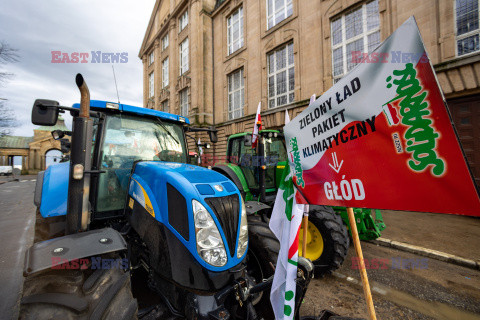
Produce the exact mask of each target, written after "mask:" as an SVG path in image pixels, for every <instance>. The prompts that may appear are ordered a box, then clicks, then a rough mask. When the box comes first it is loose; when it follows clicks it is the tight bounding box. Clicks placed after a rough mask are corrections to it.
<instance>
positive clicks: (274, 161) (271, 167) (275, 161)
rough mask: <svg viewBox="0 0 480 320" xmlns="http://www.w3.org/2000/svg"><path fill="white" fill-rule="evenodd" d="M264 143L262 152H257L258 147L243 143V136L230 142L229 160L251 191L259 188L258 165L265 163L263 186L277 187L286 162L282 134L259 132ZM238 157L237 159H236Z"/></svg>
mask: <svg viewBox="0 0 480 320" xmlns="http://www.w3.org/2000/svg"><path fill="white" fill-rule="evenodd" d="M261 136H262V139H263V143H264V154H263V155H260V154H258V147H257V148H256V149H252V147H251V146H250V145H245V144H244V143H243V142H244V141H245V140H247V141H251V139H245V137H241V138H236V139H235V140H233V141H232V143H231V146H230V148H231V154H230V161H231V162H234V163H237V164H238V165H239V166H240V168H241V170H242V172H243V174H244V176H245V179H246V182H247V185H248V187H249V188H250V189H251V190H252V191H254V192H255V191H256V190H258V189H259V180H260V178H259V174H260V171H259V166H260V165H262V164H265V165H266V167H267V168H266V171H265V187H266V189H273V188H276V187H278V184H279V181H280V178H281V174H282V172H283V168H284V167H285V164H286V163H287V151H286V148H285V142H284V138H283V135H280V134H274V133H273V132H268V131H267V132H262V133H261ZM236 159H238V160H236Z"/></svg>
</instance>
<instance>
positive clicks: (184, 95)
mask: <svg viewBox="0 0 480 320" xmlns="http://www.w3.org/2000/svg"><path fill="white" fill-rule="evenodd" d="M178 94H179V99H178V100H179V103H180V115H181V116H182V117H188V112H189V111H190V110H189V109H190V103H189V101H188V95H189V88H185V89H183V90H180V92H179V93H178ZM184 108H186V112H184Z"/></svg>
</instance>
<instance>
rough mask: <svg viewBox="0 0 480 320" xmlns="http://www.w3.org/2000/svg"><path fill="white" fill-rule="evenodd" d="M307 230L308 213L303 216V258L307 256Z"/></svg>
mask: <svg viewBox="0 0 480 320" xmlns="http://www.w3.org/2000/svg"><path fill="white" fill-rule="evenodd" d="M307 228H308V212H304V214H303V241H302V257H304V258H305V257H306V256H307Z"/></svg>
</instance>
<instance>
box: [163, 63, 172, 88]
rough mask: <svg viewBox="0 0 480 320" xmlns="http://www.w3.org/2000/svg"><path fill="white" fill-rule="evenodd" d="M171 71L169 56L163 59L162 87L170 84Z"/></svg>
mask: <svg viewBox="0 0 480 320" xmlns="http://www.w3.org/2000/svg"><path fill="white" fill-rule="evenodd" d="M169 71H170V60H169V59H168V57H166V58H165V59H163V61H162V88H166V87H168V85H169V81H170V79H169V74H168V73H169Z"/></svg>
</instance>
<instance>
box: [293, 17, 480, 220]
mask: <svg viewBox="0 0 480 320" xmlns="http://www.w3.org/2000/svg"><path fill="white" fill-rule="evenodd" d="M371 55H372V56H382V57H384V59H382V60H379V61H377V62H376V63H367V62H366V61H364V63H360V64H359V65H357V67H355V68H354V69H353V70H352V71H351V72H350V73H349V74H347V75H346V76H345V77H343V78H342V79H341V80H340V81H339V82H338V83H337V84H335V85H334V86H333V87H332V88H330V90H328V91H327V92H325V93H324V94H323V95H322V96H321V97H320V98H319V99H317V101H315V102H314V103H313V104H311V105H310V106H309V107H308V108H307V109H305V110H304V111H303V112H302V113H301V114H300V115H298V116H297V117H296V118H295V119H293V120H292V121H291V122H290V123H289V124H288V125H287V126H285V137H286V141H287V148H288V151H289V153H290V155H291V159H290V160H291V162H292V163H293V164H292V166H293V167H294V169H295V172H294V174H295V179H294V181H295V183H296V184H297V186H299V188H300V191H301V193H302V194H303V196H304V197H305V199H306V200H307V201H308V202H309V203H311V204H323V205H334V206H349V207H363V208H380V209H394V210H409V211H422V212H440V213H456V214H464V215H473V216H480V200H479V197H478V192H477V190H476V188H475V185H474V182H473V180H472V177H471V174H470V172H469V169H468V166H467V164H466V162H465V158H464V155H463V152H462V150H461V148H460V144H459V142H458V139H457V137H456V134H455V131H454V129H453V127H452V123H451V120H450V117H449V114H448V111H447V109H446V105H445V102H444V99H443V95H442V93H441V91H440V88H439V86H438V84H437V81H436V77H435V74H434V71H433V69H432V67H431V64H430V61H429V60H428V57H427V55H426V52H425V48H424V46H423V43H422V40H421V37H420V33H419V30H418V28H417V26H416V23H415V20H414V19H413V18H410V19H409V20H407V21H406V22H405V23H404V24H403V25H402V26H401V27H400V28H399V29H398V30H397V31H395V33H394V34H392V35H391V36H390V37H389V38H388V39H387V40H386V41H384V42H383V43H382V44H381V45H380V47H378V48H377V50H375V52H374V53H372V54H371Z"/></svg>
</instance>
